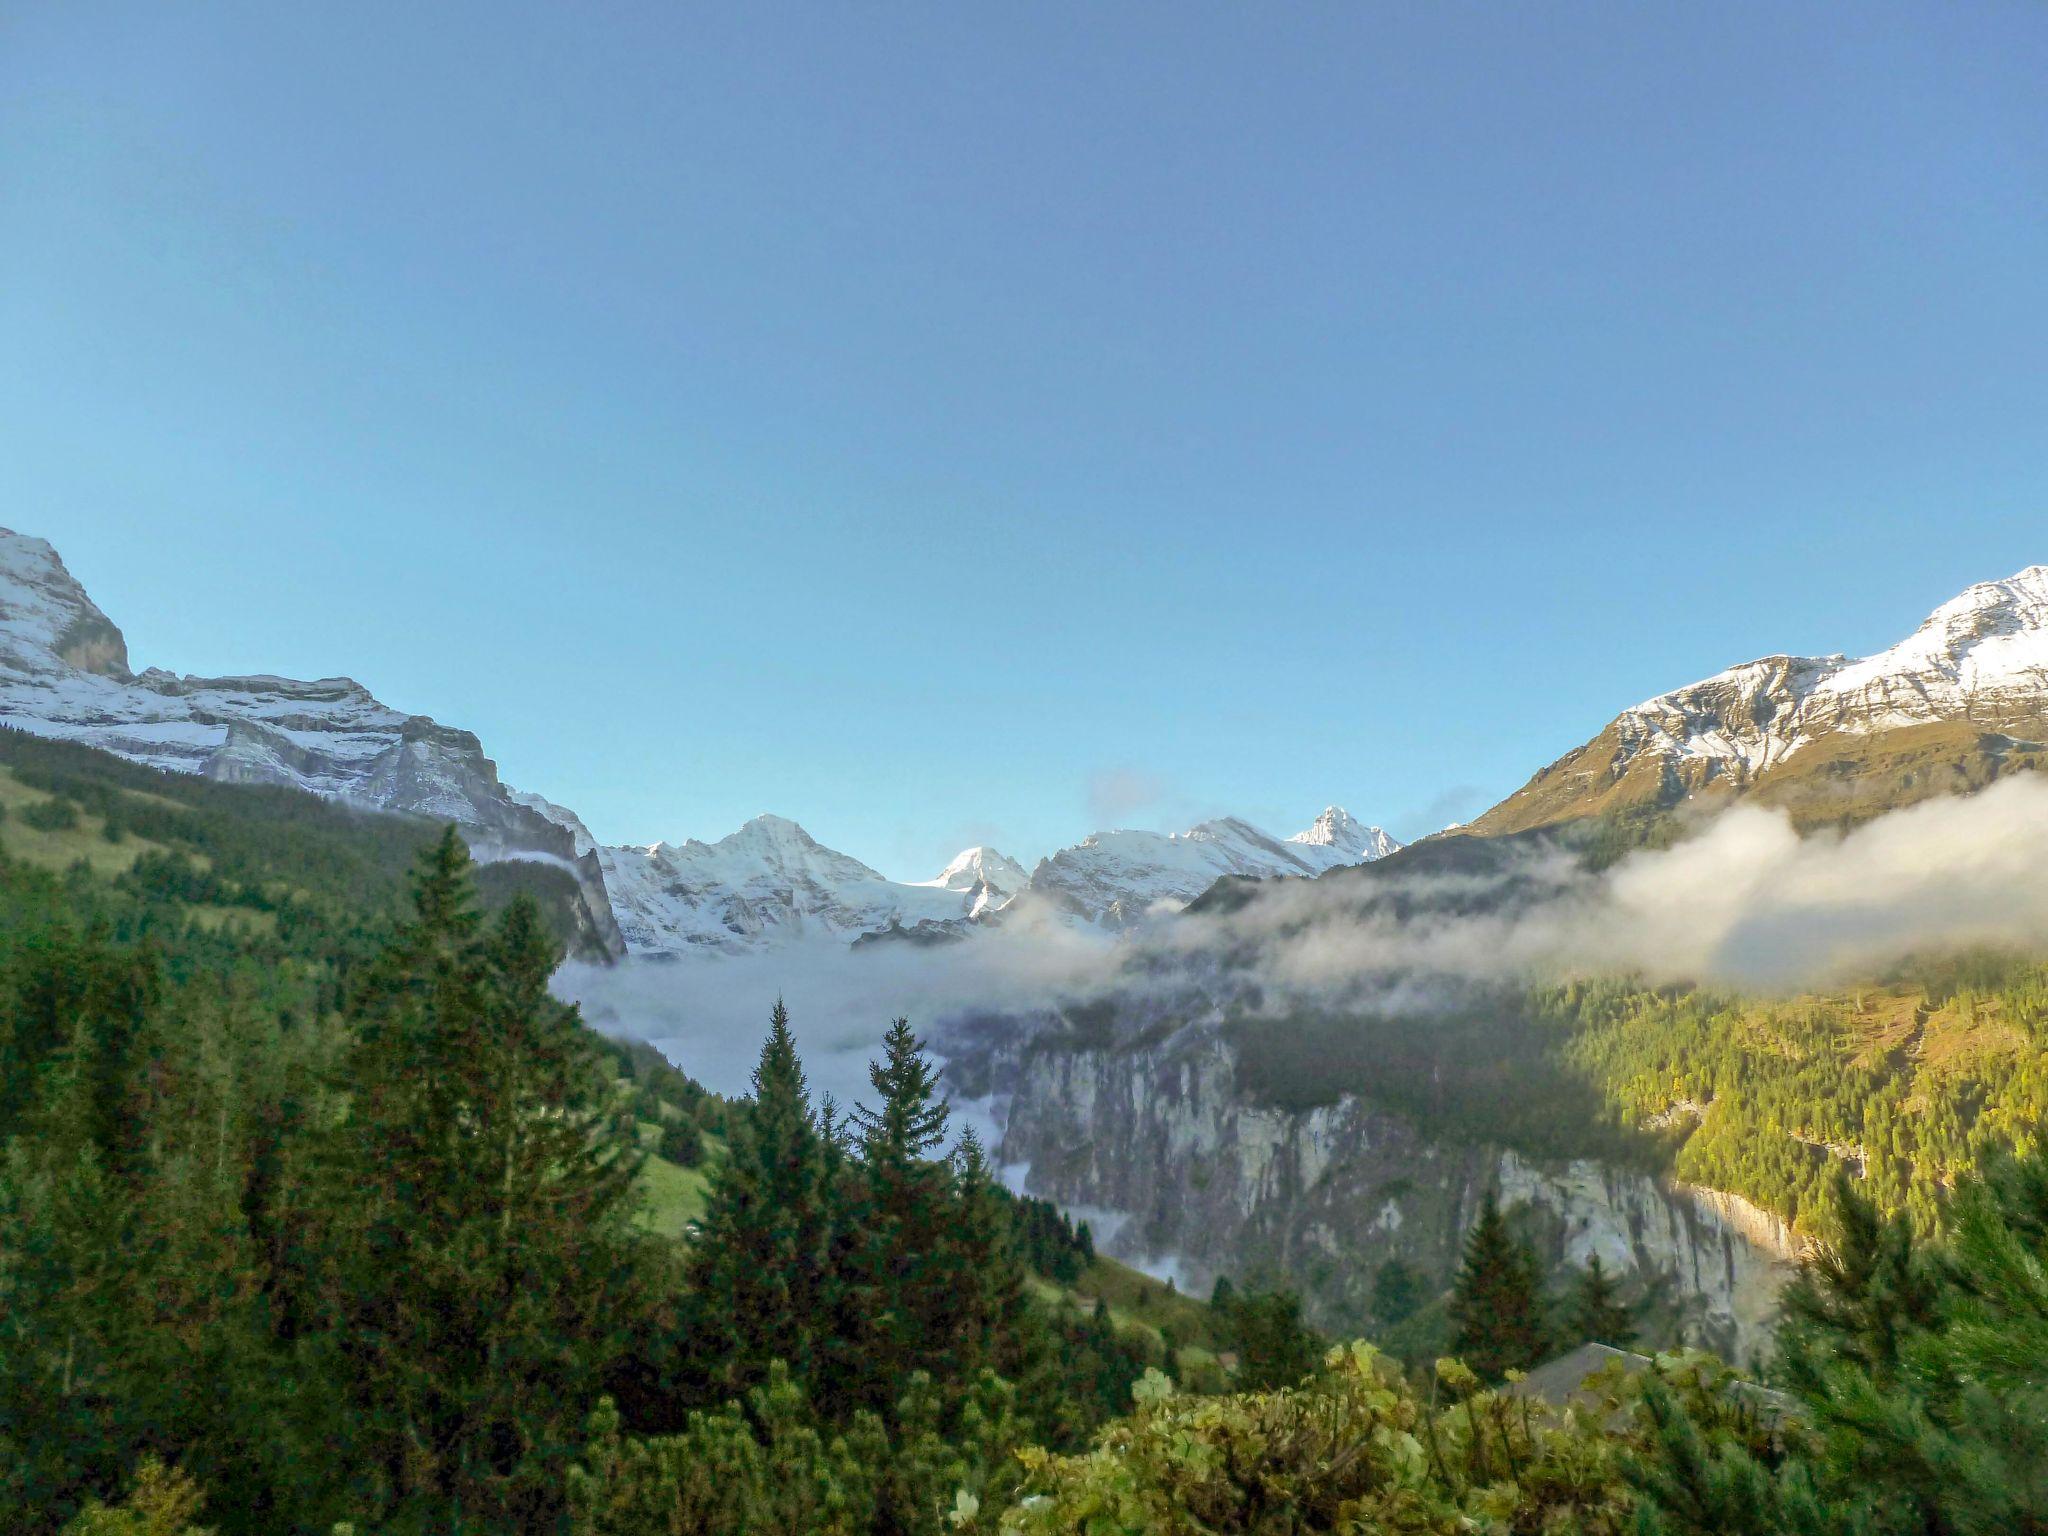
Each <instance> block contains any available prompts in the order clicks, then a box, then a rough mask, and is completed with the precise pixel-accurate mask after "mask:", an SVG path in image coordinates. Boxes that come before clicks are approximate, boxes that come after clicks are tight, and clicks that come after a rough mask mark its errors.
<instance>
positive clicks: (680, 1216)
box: [640, 1120, 725, 1238]
mask: <svg viewBox="0 0 2048 1536" xmlns="http://www.w3.org/2000/svg"><path fill="white" fill-rule="evenodd" d="M660 1140H661V1127H660V1126H658V1125H656V1124H655V1123H654V1122H653V1121H651V1120H643V1121H641V1122H640V1141H641V1144H642V1145H644V1146H645V1147H646V1148H647V1149H648V1152H647V1161H646V1163H645V1164H644V1165H642V1167H641V1170H640V1199H641V1207H640V1225H641V1226H642V1227H644V1228H646V1229H647V1230H648V1231H649V1232H653V1233H656V1234H658V1235H660V1236H662V1237H673V1238H681V1237H682V1236H684V1235H685V1234H686V1233H687V1232H688V1231H689V1229H690V1224H691V1223H692V1222H695V1221H701V1220H702V1219H703V1216H704V1205H705V1201H706V1199H707V1198H708V1196H709V1194H710V1191H711V1172H712V1170H713V1169H714V1168H716V1167H717V1165H718V1163H719V1161H720V1160H721V1159H723V1158H724V1156H725V1147H724V1144H723V1143H721V1142H719V1141H717V1140H714V1139H713V1138H711V1137H708V1136H707V1137H706V1138H705V1139H704V1162H703V1164H702V1165H701V1166H699V1167H696V1168H685V1167H683V1166H682V1165H681V1164H680V1163H672V1162H670V1161H669V1160H668V1159H667V1158H665V1157H659V1156H657V1155H656V1154H655V1152H654V1150H653V1149H654V1145H655V1143H656V1142H658V1141H660Z"/></svg>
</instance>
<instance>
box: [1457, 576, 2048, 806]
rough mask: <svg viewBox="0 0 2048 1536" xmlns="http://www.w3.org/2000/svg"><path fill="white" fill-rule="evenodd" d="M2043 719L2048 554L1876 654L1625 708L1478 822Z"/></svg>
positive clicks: (1723, 781) (1757, 775)
mask: <svg viewBox="0 0 2048 1536" xmlns="http://www.w3.org/2000/svg"><path fill="white" fill-rule="evenodd" d="M2044 720H2048V565H2036V566H2030V567H2029V568H2028V569H2026V570H2024V571H2021V572H2019V573H2018V574H2017V575H2015V576H2012V577H2009V578H2007V579H2006V580H2004V581H1987V582H1981V583H1979V584H1978V585H1976V586H1973V587H1971V588H1969V589H1968V590H1966V591H1964V592H1963V593H1961V594H1960V595H1958V596H1957V597H1955V598H1953V599H1951V600H1950V601H1949V602H1946V603H1943V604H1942V605H1941V606H1940V607H1939V608H1937V609H1935V610H1934V612H1933V613H1932V614H1930V615H1929V616H1928V618H1927V620H1926V622H1925V623H1923V624H1922V625H1921V626H1920V627H1919V628H1918V629H1917V630H1915V631H1914V632H1913V633H1912V634H1911V635H1909V636H1908V637H1907V638H1906V639H1904V640H1902V641H1900V642H1899V643H1898V644H1897V645H1894V646H1892V647H1891V648H1890V649H1888V650H1884V651H1880V652H1878V653H1877V654H1876V655H1873V656H1866V657H1864V658H1862V659H1861V660H1852V659H1850V658H1848V657H1845V656H1840V655H1835V656H1767V657H1764V658H1762V659H1761V660H1758V661H1751V662H1745V663H1744V664H1743V665H1741V666H1737V667H1731V668H1729V669H1728V670H1727V671H1725V672H1718V673H1716V674H1715V675H1714V676H1712V677H1709V678H1705V679H1703V680H1701V681H1699V682H1697V683H1692V684H1689V685H1688V686H1686V687H1683V688H1677V689H1674V690H1672V691H1671V692H1670V693H1664V694H1659V695H1658V696H1657V697H1656V698H1653V699H1649V700H1646V701H1645V702H1643V703H1641V704H1638V705H1637V706H1635V707H1634V708H1633V709H1628V710H1624V711H1623V712H1622V713H1621V714H1620V715H1619V716H1617V717H1616V718H1615V720H1614V721H1613V722H1612V723H1611V724H1610V725H1609V726H1608V727H1607V729H1606V730H1605V731H1603V732H1602V733H1601V734H1600V735H1599V736H1597V737H1595V738H1594V739H1593V740H1592V741H1590V742H1588V743H1587V744H1586V745H1585V746H1583V747H1580V748H1578V749H1577V750H1576V751H1574V752H1571V753H1569V754H1567V755H1566V756H1565V757H1563V758H1560V759H1559V760H1558V761H1557V762H1556V763H1553V764H1552V765H1551V766H1550V767H1548V768H1546V769H1544V770H1543V771H1542V772H1541V773H1539V774H1538V775H1537V776H1536V777H1535V778H1534V779H1532V780H1531V781H1530V782H1529V784H1528V785H1526V786H1525V787H1524V788H1523V789H1521V790H1520V791H1518V792H1517V793H1516V794H1515V795H1514V796H1512V797H1511V798H1509V799H1508V800H1506V801H1504V802H1502V803H1501V804H1500V805H1499V806H1496V807H1495V808H1494V809H1493V810H1492V811H1489V812H1488V813H1487V814H1486V816H1484V817H1482V818H1480V819H1479V821H1478V822H1476V823H1475V824H1474V826H1475V829H1476V830H1479V831H1489V832H1497V831H1507V830H1513V829H1515V828H1517V827H1522V826H1531V825H1540V824H1543V823H1544V822H1549V821H1558V820H1564V819H1567V818H1569V817H1570V816H1572V815H1577V814H1584V813H1586V812H1587V811H1589V810H1598V809H1602V808H1604V807H1605V806H1606V805H1608V804H1611V803H1625V802H1631V801H1635V800H1643V799H1650V798H1661V799H1665V800H1670V799H1674V798H1682V797H1683V796H1684V795H1687V794H1692V793H1695V792H1698V791H1700V790H1702V789H1706V788H1709V787H1712V788H1715V789H1717V790H1721V789H1726V790H1733V791H1741V790H1744V789H1748V788H1750V787H1753V786H1755V785H1757V784H1758V783H1759V782H1761V781H1764V780H1766V779H1768V778H1770V776H1772V775H1775V774H1778V772H1779V770H1781V769H1783V768H1784V767H1785V765H1786V764H1787V763H1788V762H1791V761H1792V760H1794V759H1795V758H1798V757H1799V756H1800V754H1802V753H1806V752H1808V751H1810V750H1811V749H1812V748H1813V747H1814V746H1815V745H1816V744H1817V743H1820V742H1822V741H1829V742H1831V743H1832V744H1833V745H1834V746H1836V747H1837V748H1840V747H1841V745H1842V743H1843V740H1844V738H1865V739H1867V738H1877V737H1880V736H1884V735H1886V734H1887V733H1890V732H1895V731H1905V730H1910V729H1912V728H1914V727H1925V726H1936V725H1962V726H1965V727H1967V728H1968V729H1970V730H1971V731H1976V732H1983V733H1987V734H1989V733H1999V732H2008V731H2022V732H2038V731H2039V730H2040V729H2041V727H2042V726H2043V723H2044ZM1853 766H1854V765H1853V764H1845V768H1844V776H1847V769H1848V768H1851V767H1853ZM1923 777H1924V776H1923Z"/></svg>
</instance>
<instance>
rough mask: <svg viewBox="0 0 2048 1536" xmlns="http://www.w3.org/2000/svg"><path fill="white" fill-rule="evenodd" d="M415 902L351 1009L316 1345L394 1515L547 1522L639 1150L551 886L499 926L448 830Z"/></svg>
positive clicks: (600, 1353) (617, 1252)
mask: <svg viewBox="0 0 2048 1536" xmlns="http://www.w3.org/2000/svg"><path fill="white" fill-rule="evenodd" d="M413 902H414V915H413V918H412V920H411V921H410V922H408V923H407V924H405V925H404V926H403V927H402V928H401V930H400V931H399V933H398V935H397V936H396V938H395V940H394V941H393V943H392V945H391V946H390V947H389V949H388V950H387V951H386V952H385V954H384V955H383V956H382V957H380V959H379V961H378V962H377V964H376V965H375V966H374V967H373V968H372V972H371V975H370V978H369V980H368V983H367V984H366V986H365V987H364V989H363V991H362V994H361V996H360V997H359V999H358V1002H357V1005H356V1008H357V1014H358V1018H359V1020H360V1023H359V1029H358V1034H357V1040H356V1043H355V1045H354V1047H353V1049H352V1050H351V1051H350V1053H349V1056H348V1059H347V1062H346V1065H345V1071H344V1073H343V1076H342V1080H341V1083H340V1084H339V1086H340V1088H341V1090H342V1092H343V1093H344V1094H345V1096H346V1102H347V1113H346V1116H345V1118H344V1119H343V1121H342V1123H341V1125H340V1126H339V1128H338V1129H337V1131H336V1133H335V1135H334V1137H333V1138H332V1143H331V1146H330V1149H329V1153H328V1157H327V1162H326V1176H327V1181H328V1188H327V1194H326V1198H325V1201H324V1203H323V1204H324V1216H325V1221H326V1224H327V1232H328V1245H329V1248H330V1252H331V1254H332V1258H331V1260H330V1263H329V1267H328V1273H327V1275H326V1279H325V1286H324V1304H325V1309H326V1317H325V1320H324V1321H325V1323H326V1326H325V1327H324V1328H322V1329H320V1330H319V1333H318V1341H319V1343H320V1344H321V1345H322V1346H324V1347H325V1348H327V1349H329V1350H331V1351H334V1352H335V1353H336V1354H338V1356H339V1358H338V1359H336V1360H334V1361H333V1366H334V1368H335V1370H336V1371H337V1374H339V1375H340V1376H341V1377H342V1379H343V1380H344V1381H345V1382H346V1383H347V1384H348V1389H349V1393H350V1397H351V1402H352V1411H351V1419H352V1421H353V1424H354V1426H355V1433H356V1436H357V1438H358V1440H359V1442H360V1444H361V1446H362V1449H363V1450H364V1451H365V1452H366V1453H368V1455H369V1456H370V1457H371V1458H373V1464H374V1465H375V1466H376V1467H377V1468H379V1470H380V1483H381V1488H380V1492H381V1495H382V1502H383V1503H384V1504H385V1506H386V1508H387V1509H388V1510H389V1512H390V1513H391V1516H392V1518H393V1519H394V1520H396V1521H397V1522H398V1523H400V1524H404V1523H407V1522H413V1523H421V1522H440V1523H442V1524H443V1525H444V1527H446V1526H452V1527H453V1528H456V1529H463V1528H468V1527H470V1526H473V1525H478V1524H486V1525H487V1524H489V1523H491V1522H497V1523H498V1524H500V1525H525V1524H531V1523H533V1522H536V1521H544V1520H546V1519H549V1518H551V1517H552V1515H551V1512H552V1511H553V1510H554V1509H555V1508H556V1507H557V1505H558V1504H559V1499H560V1492H559V1486H558V1484H559V1473H560V1471H561V1467H560V1465H559V1462H560V1459H561V1456H562V1454H563V1451H562V1448H563V1447H564V1446H566V1445H567V1443H568V1438H569V1433H570V1431H571V1430H572V1429H573V1428H574V1426H575V1425H576V1424H578V1423H579V1422H580V1421H581V1419H582V1417H583V1416H584V1414H585V1413H587V1412H588V1410H589V1406H590V1404H591V1402H592V1401H594V1396H595V1389H596V1386H597V1383H598V1379H599V1377H600V1376H601V1374H602V1373H603V1372H604V1371H605V1370H606V1369H607V1368H608V1367H609V1366H610V1364H611V1362H612V1359H613V1356H614V1354H615V1352H616V1348H617V1346H618V1342H619V1339H620V1336H621V1333H622V1331H623V1330H624V1329H626V1328H627V1327H628V1326H629V1325H630V1323H631V1321H632V1317H631V1313H632V1309H633V1306H634V1304H635V1279H636V1272H637V1268H638V1263H639V1251H640V1240H639V1239H638V1237H637V1235H636V1234H635V1233H634V1231H633V1229H632V1227H631V1223H630V1217H631V1210H632V1207H631V1202H630V1199H629V1194H630V1189H631V1180H632V1176H633V1174H634V1172H635V1171H636V1168H637V1166H638V1158H639V1153H638V1150H637V1146H636V1145H635V1143H634V1140H633V1138H632V1132H631V1127H630V1124H622V1123H621V1117H620V1116H619V1114H618V1112H617V1108H618V1106H617V1104H616V1102H615V1095H614V1093H613V1090H612V1085H611V1083H610V1080H609V1078H608V1076H607V1075H606V1074H605V1073H604V1072H603V1070H602V1069H601V1068H600V1066H599V1064H598V1061H597V1059H596V1056H595V1053H594V1052H593V1050H592V1048H591V1045H590V1042H589V1039H588V1037H587V1036H586V1035H584V1034H583V1032H582V1030H581V1026H580V1024H579V1022H578V1019H577V1016H576V1013H575V1010H574V1009H573V1008H570V1007H568V1006H567V1005H565V1004H562V1003H560V1002H558V1001H556V1000H555V999H554V998H553V997H552V996H551V995H549V993H548V990H547V983H548V977H549V975H550V974H551V972H552V971H553V969H554V966H555V963H556V961H557V959H558V958H559V955H558V952H557V951H556V949H555V947H554V945H553V943H552V941H551V940H550V939H549V937H548V935H547V933H546V930H545V927H544V926H543V924H542V922H541V920H540V916H539V913H538V911H537V910H536V909H535V908H534V906H533V905H532V903H531V902H530V901H524V900H522V901H516V902H514V903H513V905H512V906H511V907H510V909H508V911H507V912H506V914H505V916H504V918H503V920H502V921H501V922H500V923H499V925H498V926H497V927H496V928H495V929H494V930H493V931H491V932H490V933H488V934H484V933H482V932H481V931H480V923H479V919H478V917H477V915H476V908H475V900H474V892H473V886H472V880H471V872H470V865H469V861H468V853H467V850H466V849H465V848H464V847H463V844H462V842H461V840H460V839H459V838H458V837H457V836H456V835H455V834H454V832H453V829H450V831H449V832H448V833H447V834H446V835H445V836H444V837H443V838H442V839H441V840H440V842H439V843H437V844H436V845H435V846H434V847H433V848H432V849H430V850H429V851H428V852H427V853H426V854H425V855H424V856H423V858H422V860H421V862H420V865H419V867H418V869H417V871H416V873H415V876H414V881H413Z"/></svg>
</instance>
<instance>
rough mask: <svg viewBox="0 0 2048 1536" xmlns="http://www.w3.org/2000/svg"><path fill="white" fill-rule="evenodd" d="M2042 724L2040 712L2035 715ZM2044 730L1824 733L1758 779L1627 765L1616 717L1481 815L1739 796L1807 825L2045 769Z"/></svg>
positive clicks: (1542, 817)
mask: <svg viewBox="0 0 2048 1536" xmlns="http://www.w3.org/2000/svg"><path fill="white" fill-rule="evenodd" d="M2033 724H2034V725H2035V726H2038V725H2039V724H2040V722H2033ZM2038 734H2040V733H2039V732H2038V731H2029V732H2028V733H2027V739H2016V738H2015V737H2014V736H2012V735H2008V734H2003V733H2000V732H1996V731H1988V730H1985V729H1983V728H1981V727H1980V726H1978V725H1975V724H1971V723H1969V722H1965V721H1945V722H1939V723H1935V724H1928V725H1915V726H1907V727H1904V728H1902V729H1899V730H1892V731H1883V732H1879V733H1877V734H1875V735H1857V734H1853V733H1850V732H1837V733H1835V734H1832V735H1828V736H1823V737H1821V738H1820V739H1819V740H1817V741H1814V742H1813V743H1811V744H1810V745H1808V746H1806V747H1804V748H1802V749H1801V750H1800V751H1798V752H1796V753H1794V754H1793V755H1792V756H1791V757H1790V758H1788V759H1786V760H1785V761H1784V762H1783V763H1781V764H1780V765H1779V766H1777V767H1775V768H1773V769H1772V770H1770V771H1769V772H1768V773H1766V774H1763V775H1761V776H1759V777H1758V778H1756V779H1754V780H1749V781H1744V780H1740V779H1736V778H1732V777H1730V776H1728V775H1727V774H1725V773H1722V772H1720V771H1719V767H1720V765H1718V764H1715V763H1711V762H1707V761H1702V760H1697V759H1695V760H1690V761H1687V762H1685V763H1682V764H1678V765H1672V764H1668V763H1666V762H1665V761H1664V760H1663V759H1661V758H1657V757H1655V756H1653V755H1651V754H1649V753H1638V754H1637V755H1636V756H1635V757H1634V758H1632V759H1629V760H1628V761H1627V762H1626V763H1625V765H1624V766H1623V767H1622V769H1621V771H1620V772H1619V773H1617V772H1616V771H1615V765H1616V763H1617V761H1619V760H1620V753H1621V739H1620V736H1619V734H1618V733H1617V732H1616V731H1615V729H1614V728H1613V727H1612V726H1609V727H1608V728H1607V729H1606V730H1604V731H1602V732H1601V733H1600V734H1599V735H1598V736H1596V737H1594V738H1593V739H1592V740H1591V741H1589V742H1587V743H1586V744H1585V745H1584V746H1582V747H1579V748H1576V749H1575V750H1573V751H1571V752H1569V753H1567V754H1565V756H1563V757H1561V758H1559V759H1558V760H1557V761H1556V762H1555V763H1552V764H1551V765H1550V766H1549V767H1547V768H1544V769H1543V770H1542V771H1540V772H1539V773H1537V774H1536V776H1535V777H1534V778H1532V779H1530V780H1529V782H1528V783H1527V784H1525V785H1523V786H1522V788H1520V789H1518V790H1516V791H1515V793H1514V794H1512V795H1510V796H1509V797H1508V798H1507V799H1506V800H1503V801H1502V802H1501V803H1500V804H1499V805H1497V806H1495V807H1494V808H1493V809H1492V810H1490V811H1488V812H1487V813H1486V814H1485V815H1483V816H1481V817H1479V818H1478V819H1477V820H1475V821H1474V822H1472V824H1471V826H1470V828H1469V829H1468V830H1469V831H1471V832H1475V833H1479V834H1482V835H1488V836H1495V835H1499V834H1501V833H1506V832H1523V831H1528V830H1530V829H1531V828H1535V827H1550V826H1559V825H1562V824H1564V823H1567V822H1575V821H1585V820H1588V819H1595V818H1601V817H1611V816H1614V815H1616V814H1618V813H1624V812H1631V811H1633V812H1644V811H1648V810H1652V809H1667V810H1668V809H1671V808H1674V807H1676V806H1678V805H1680V804H1681V803H1683V804H1686V805H1688V806H1691V807H1696V808H1698V809H1703V810H1704V809H1713V808H1717V807H1719V806H1723V805H1727V804H1729V803H1730V802H1732V801H1734V800H1735V799H1737V798H1738V797H1740V798H1749V799H1754V800H1756V801H1757V802H1758V803H1760V804H1763V805H1772V806H1779V807H1782V808H1783V809H1784V810H1786V811H1787V812H1789V813H1790V814H1791V816H1792V820H1793V821H1794V823H1795V824H1797V825H1798V826H1800V827H1802V828H1808V827H1821V826H1843V825H1849V824H1854V823H1856V822H1862V821H1868V820H1869V819H1870V818H1871V817H1873V816H1877V815H1881V814H1882V813H1884V812H1885V811H1889V810H1896V809H1898V808H1899V807H1901V806H1905V805H1912V804H1915V803H1917V802H1919V801H1921V800H1929V799H1933V798H1935V797H1936V796H1939V795H1954V794H1968V793H1969V792H1971V791H1972V790H1977V789H1982V788H1983V787H1984V786H1985V785H1986V784H1989V783H1990V782H1992V780H1994V779H1997V778H2001V777H2003V776H2004V775H2006V774H2008V773H2018V772H2028V771H2034V770H2038V769H2039V768H2041V767H2042V766H2043V758H2044V752H2043V749H2042V747H2041V746H2040V744H2039V742H2038V740H2037V739H2033V738H2034V737H2036V736H2037V735H2038Z"/></svg>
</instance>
